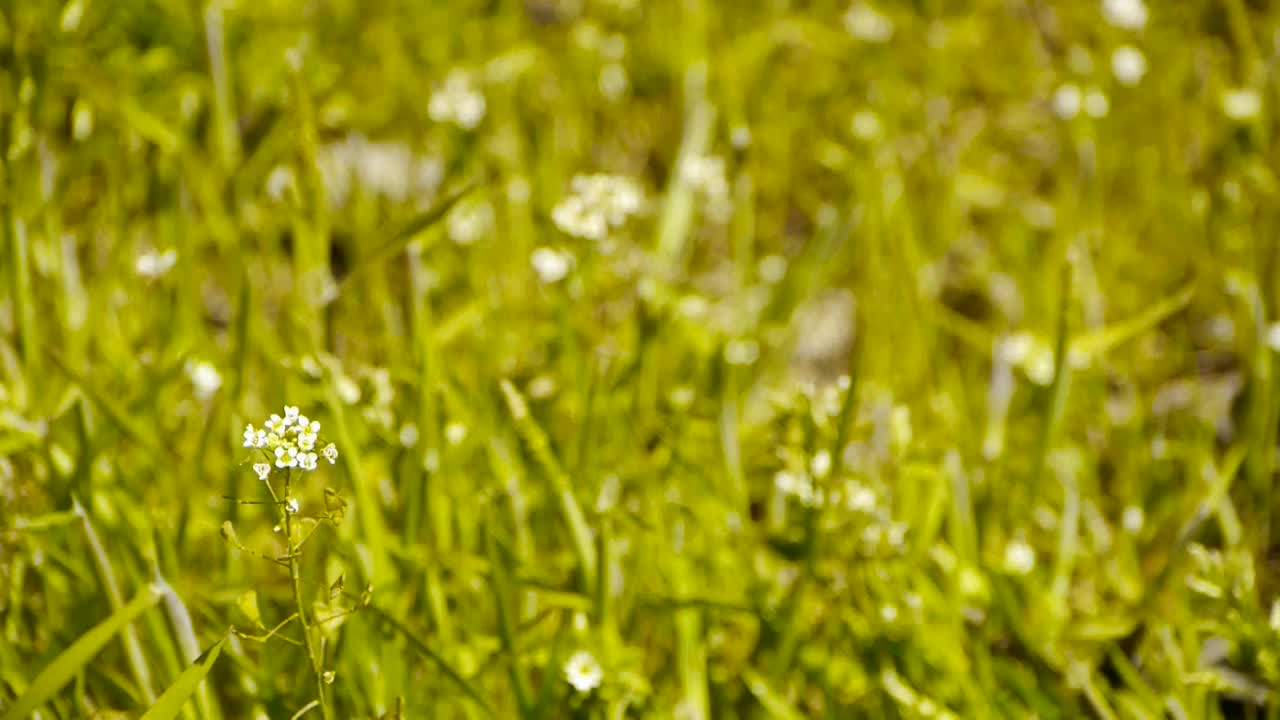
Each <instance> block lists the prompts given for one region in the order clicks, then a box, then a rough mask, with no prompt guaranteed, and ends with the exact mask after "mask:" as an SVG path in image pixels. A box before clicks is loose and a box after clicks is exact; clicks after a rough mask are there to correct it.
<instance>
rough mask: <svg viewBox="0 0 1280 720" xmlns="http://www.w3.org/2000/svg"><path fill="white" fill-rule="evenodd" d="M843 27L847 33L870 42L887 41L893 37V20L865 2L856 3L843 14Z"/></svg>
mask: <svg viewBox="0 0 1280 720" xmlns="http://www.w3.org/2000/svg"><path fill="white" fill-rule="evenodd" d="M844 27H845V29H846V30H848V31H849V34H850V35H852V36H854V37H856V38H858V39H859V40H863V41H865V42H870V43H882V42H887V41H888V40H889V38H891V37H893V20H891V19H889V17H888V16H887V15H885V14H883V13H881V12H880V11H878V10H876V9H875V8H873V7H871V6H870V5H868V4H867V3H858V4H856V5H854V6H853V7H851V8H849V11H848V12H846V13H845V14H844Z"/></svg>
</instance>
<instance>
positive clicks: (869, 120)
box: [849, 110, 884, 142]
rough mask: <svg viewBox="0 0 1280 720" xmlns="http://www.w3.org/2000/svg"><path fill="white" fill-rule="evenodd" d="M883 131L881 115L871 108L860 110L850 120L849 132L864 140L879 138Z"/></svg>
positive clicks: (869, 140)
mask: <svg viewBox="0 0 1280 720" xmlns="http://www.w3.org/2000/svg"><path fill="white" fill-rule="evenodd" d="M883 131H884V128H883V127H882V126H881V124H880V116H879V115H876V114H875V113H874V112H872V111H870V110H859V111H858V112H856V113H854V114H853V119H852V120H850V122H849V132H851V133H853V136H854V137H856V138H858V139H859V140H861V141H863V142H871V141H873V140H878V139H879V138H880V135H881V134H882V133H883Z"/></svg>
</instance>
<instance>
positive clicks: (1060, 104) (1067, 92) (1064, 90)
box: [1053, 83, 1081, 120]
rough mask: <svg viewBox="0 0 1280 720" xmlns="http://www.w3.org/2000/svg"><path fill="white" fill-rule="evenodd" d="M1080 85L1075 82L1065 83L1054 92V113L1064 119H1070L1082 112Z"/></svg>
mask: <svg viewBox="0 0 1280 720" xmlns="http://www.w3.org/2000/svg"><path fill="white" fill-rule="evenodd" d="M1080 98H1081V96H1080V87H1079V86H1078V85H1076V84H1075V83H1064V84H1062V85H1059V86H1058V89H1057V90H1055V91H1054V93H1053V113H1054V114H1055V115H1057V116H1058V117H1060V118H1062V119H1063V120H1070V119H1071V118H1073V117H1075V116H1076V115H1079V114H1080Z"/></svg>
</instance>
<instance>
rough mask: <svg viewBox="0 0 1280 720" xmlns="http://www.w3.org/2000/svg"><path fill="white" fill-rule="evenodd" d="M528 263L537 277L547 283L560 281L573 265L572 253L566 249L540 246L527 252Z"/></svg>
mask: <svg viewBox="0 0 1280 720" xmlns="http://www.w3.org/2000/svg"><path fill="white" fill-rule="evenodd" d="M529 264H531V265H533V271H534V272H535V273H537V274H538V279H539V280H541V281H542V282H543V283H545V284H547V285H551V284H552V283H557V282H560V281H561V280H563V279H564V278H565V276H566V275H568V274H569V269H570V268H571V267H573V255H572V254H570V253H569V252H568V251H567V250H555V249H553V248H549V247H540V248H538V249H536V250H534V251H533V252H532V253H530V254H529Z"/></svg>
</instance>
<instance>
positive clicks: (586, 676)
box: [564, 650, 604, 693]
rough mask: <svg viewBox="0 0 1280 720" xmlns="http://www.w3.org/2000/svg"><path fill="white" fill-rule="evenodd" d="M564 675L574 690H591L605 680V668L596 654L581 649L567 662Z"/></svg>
mask: <svg viewBox="0 0 1280 720" xmlns="http://www.w3.org/2000/svg"><path fill="white" fill-rule="evenodd" d="M564 677H565V679H566V680H568V681H569V684H570V685H572V686H573V689H574V690H577V691H578V692H583V693H585V692H591V691H592V690H594V689H596V688H598V687H600V682H601V681H602V680H604V669H603V668H601V667H600V663H599V662H598V661H597V660H596V658H595V656H594V655H592V654H591V653H590V652H588V651H586V650H579V651H578V652H576V653H574V654H573V655H571V656H569V660H568V661H567V662H565V664H564Z"/></svg>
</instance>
